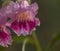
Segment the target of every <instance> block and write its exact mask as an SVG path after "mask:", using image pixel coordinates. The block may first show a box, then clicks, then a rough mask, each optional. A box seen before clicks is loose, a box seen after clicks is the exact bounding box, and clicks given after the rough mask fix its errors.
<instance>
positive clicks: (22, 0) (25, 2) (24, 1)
mask: <svg viewBox="0 0 60 51" xmlns="http://www.w3.org/2000/svg"><path fill="white" fill-rule="evenodd" d="M27 6H29V3H28V1H27V0H21V2H20V7H21V8H26V7H27Z"/></svg>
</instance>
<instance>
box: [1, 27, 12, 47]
mask: <svg viewBox="0 0 60 51" xmlns="http://www.w3.org/2000/svg"><path fill="white" fill-rule="evenodd" d="M11 44H12V39H11V35H10V34H9V33H8V32H7V31H6V30H5V28H3V30H0V45H1V46H3V47H8V45H11Z"/></svg>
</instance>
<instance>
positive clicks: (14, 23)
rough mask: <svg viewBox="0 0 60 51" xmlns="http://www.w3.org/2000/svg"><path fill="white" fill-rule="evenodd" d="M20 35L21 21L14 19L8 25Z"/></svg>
mask: <svg viewBox="0 0 60 51" xmlns="http://www.w3.org/2000/svg"><path fill="white" fill-rule="evenodd" d="M8 26H9V27H10V28H11V29H12V30H13V31H14V32H15V33H16V34H17V35H18V36H20V29H19V23H18V22H17V21H14V22H13V23H11V25H8Z"/></svg>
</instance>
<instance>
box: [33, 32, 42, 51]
mask: <svg viewBox="0 0 60 51" xmlns="http://www.w3.org/2000/svg"><path fill="white" fill-rule="evenodd" d="M32 37H33V40H34V45H35V47H36V48H37V51H42V49H41V47H40V44H39V41H38V39H37V37H36V34H35V32H33V34H32Z"/></svg>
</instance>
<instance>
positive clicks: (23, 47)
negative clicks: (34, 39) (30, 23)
mask: <svg viewBox="0 0 60 51" xmlns="http://www.w3.org/2000/svg"><path fill="white" fill-rule="evenodd" d="M28 40H29V39H28V38H26V39H25V40H24V42H23V45H22V51H25V46H26V43H27V42H28Z"/></svg>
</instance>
